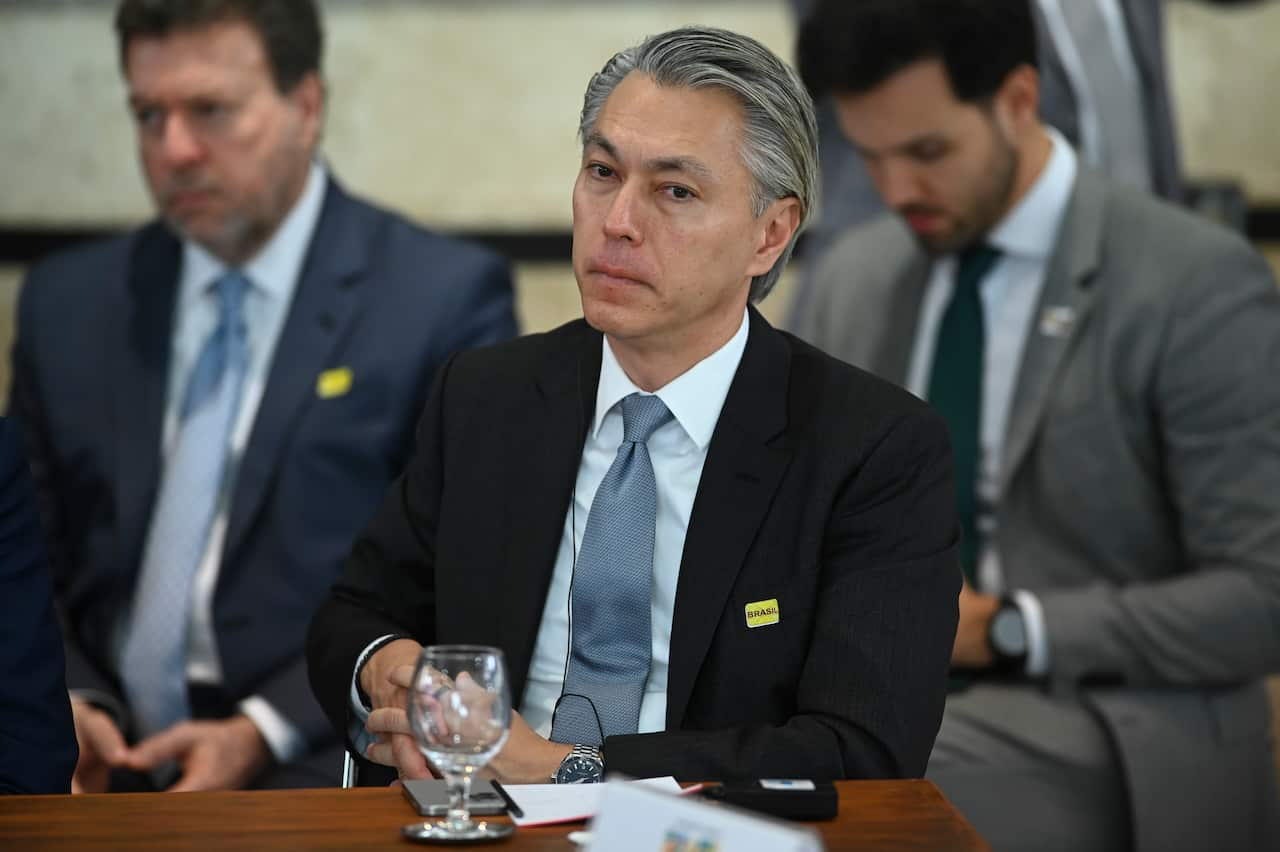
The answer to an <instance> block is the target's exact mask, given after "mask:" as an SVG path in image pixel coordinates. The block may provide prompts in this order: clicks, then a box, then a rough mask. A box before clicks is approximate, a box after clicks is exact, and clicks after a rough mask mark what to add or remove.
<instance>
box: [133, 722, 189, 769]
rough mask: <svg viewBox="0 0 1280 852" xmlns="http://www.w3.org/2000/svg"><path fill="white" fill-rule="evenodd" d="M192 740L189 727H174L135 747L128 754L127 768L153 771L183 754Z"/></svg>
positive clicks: (180, 725)
mask: <svg viewBox="0 0 1280 852" xmlns="http://www.w3.org/2000/svg"><path fill="white" fill-rule="evenodd" d="M193 740H194V732H193V731H192V730H191V728H190V727H189V726H187V725H182V724H179V725H175V726H174V727H172V728H168V729H166V730H163V731H161V732H160V733H158V734H155V735H153V736H151V737H148V738H147V739H145V740H143V741H142V742H140V743H138V744H137V745H135V746H134V747H133V749H132V750H131V751H130V752H129V766H130V767H131V768H133V769H154V768H155V767H157V766H159V765H160V764H162V763H165V762H166V761H169V760H174V759H176V758H178V757H179V756H181V755H183V754H185V753H186V751H187V750H188V749H189V748H190V747H191V743H192V742H193Z"/></svg>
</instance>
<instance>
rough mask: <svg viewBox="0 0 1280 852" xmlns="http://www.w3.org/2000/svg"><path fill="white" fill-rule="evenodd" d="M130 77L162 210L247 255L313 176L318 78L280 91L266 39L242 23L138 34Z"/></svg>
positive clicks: (229, 257) (217, 245) (206, 238)
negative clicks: (159, 34)
mask: <svg viewBox="0 0 1280 852" xmlns="http://www.w3.org/2000/svg"><path fill="white" fill-rule="evenodd" d="M126 76H127V78H128V85H129V106H130V109H131V110H132V112H133V115H134V118H135V120H136V123H137V128H138V146H139V150H140V153H141V156H142V166H143V170H144V171H145V172H146V176H147V183H148V185H149V186H150V188H151V194H152V197H154V199H155V202H156V206H157V207H158V208H159V210H160V213H161V215H163V216H164V217H165V219H166V220H168V222H169V223H170V224H171V225H172V226H173V227H174V228H176V229H177V230H178V231H180V232H181V233H182V234H184V235H185V236H187V237H188V238H190V239H192V240H194V241H195V242H197V243H199V244H200V245H202V246H204V247H205V248H206V249H208V250H209V251H210V252H212V253H213V254H215V255H217V256H218V257H220V258H222V259H223V260H224V261H227V262H228V263H241V262H243V261H245V260H247V259H248V258H249V257H251V256H252V255H253V253H254V252H256V251H257V250H258V249H259V248H261V246H262V244H263V243H264V242H266V240H267V239H269V238H270V236H271V235H272V233H274V231H275V229H276V227H277V226H278V225H279V224H280V222H281V221H282V220H283V219H284V217H285V216H286V215H287V214H288V212H289V210H290V208H291V207H292V206H293V204H294V202H295V201H296V200H297V198H298V196H299V195H300V194H301V192H302V187H303V186H304V185H305V183H306V176H307V171H308V168H309V164H310V158H311V153H312V151H313V149H314V147H315V143H316V139H317V136H318V134H319V127H320V112H321V101H322V94H321V91H320V83H319V80H318V79H317V78H316V76H315V75H309V76H307V77H305V78H304V79H303V80H302V81H301V82H300V83H299V84H298V85H297V86H295V87H294V89H293V91H292V92H290V93H289V94H288V95H282V94H280V92H279V91H278V90H277V89H276V87H275V83H274V82H273V80H272V77H271V71H270V68H269V66H268V64H267V57H266V53H265V51H264V49H263V46H262V42H261V40H260V39H259V37H258V36H257V34H256V33H255V32H254V31H253V29H251V28H250V27H249V26H248V25H247V24H244V23H241V22H227V23H220V24H215V25H213V26H210V27H207V28H204V29H198V30H189V31H179V32H175V33H172V34H170V35H167V36H164V37H162V38H136V39H134V40H133V41H132V42H130V44H129V46H128V49H127V52H126Z"/></svg>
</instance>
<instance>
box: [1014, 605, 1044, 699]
mask: <svg viewBox="0 0 1280 852" xmlns="http://www.w3.org/2000/svg"><path fill="white" fill-rule="evenodd" d="M1011 597H1012V598H1013V602H1014V604H1015V605H1016V606H1017V607H1018V611H1019V612H1021V613H1022V623H1023V624H1024V625H1025V626H1026V629H1027V669H1026V673H1027V676H1028V677H1044V676H1045V675H1047V674H1048V673H1049V631H1048V630H1047V629H1046V627H1045V623H1044V607H1042V606H1041V605H1040V599H1039V598H1037V597H1036V596H1035V595H1033V594H1031V592H1028V591H1027V590H1026V589H1018V590H1017V591H1016V592H1014V593H1013V594H1012V595H1011Z"/></svg>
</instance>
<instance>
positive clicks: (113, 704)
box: [67, 689, 129, 731]
mask: <svg viewBox="0 0 1280 852" xmlns="http://www.w3.org/2000/svg"><path fill="white" fill-rule="evenodd" d="M67 695H68V696H69V697H70V698H71V700H72V701H83V702H85V703H86V704H92V705H93V706H94V707H97V708H98V709H99V710H101V711H102V712H104V713H106V714H107V715H108V716H110V717H111V721H113V722H115V723H116V727H117V728H119V729H120V730H121V731H123V730H124V729H125V727H126V726H127V723H128V719H129V714H128V713H127V712H126V711H125V708H124V705H123V704H121V703H120V702H119V701H118V700H117V699H116V697H115V696H114V695H111V694H110V693H107V692H103V691H102V690H100V689H68V690H67Z"/></svg>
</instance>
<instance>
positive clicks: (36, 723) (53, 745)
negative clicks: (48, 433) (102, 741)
mask: <svg viewBox="0 0 1280 852" xmlns="http://www.w3.org/2000/svg"><path fill="white" fill-rule="evenodd" d="M78 754H79V753H78V752H77V750H76V734H75V728H74V727H73V726H72V724H71V704H70V703H69V702H68V701H67V684H66V680H65V679H64V676H63V657H62V637H61V636H59V635H58V621H57V618H56V617H55V616H54V613H53V589H52V586H51V584H50V583H49V571H48V565H47V562H46V560H45V548H44V540H43V538H42V536H41V533H40V514H39V512H38V510H37V508H36V495H35V490H34V489H33V488H32V487H31V477H30V475H29V474H28V473H27V463H26V458H25V457H24V456H23V454H22V436H21V435H20V434H19V432H18V428H17V427H16V426H15V425H14V424H13V422H12V421H10V420H7V419H4V418H0V793H69V792H71V773H72V772H73V771H74V770H75V768H76V759H77V757H78Z"/></svg>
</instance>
